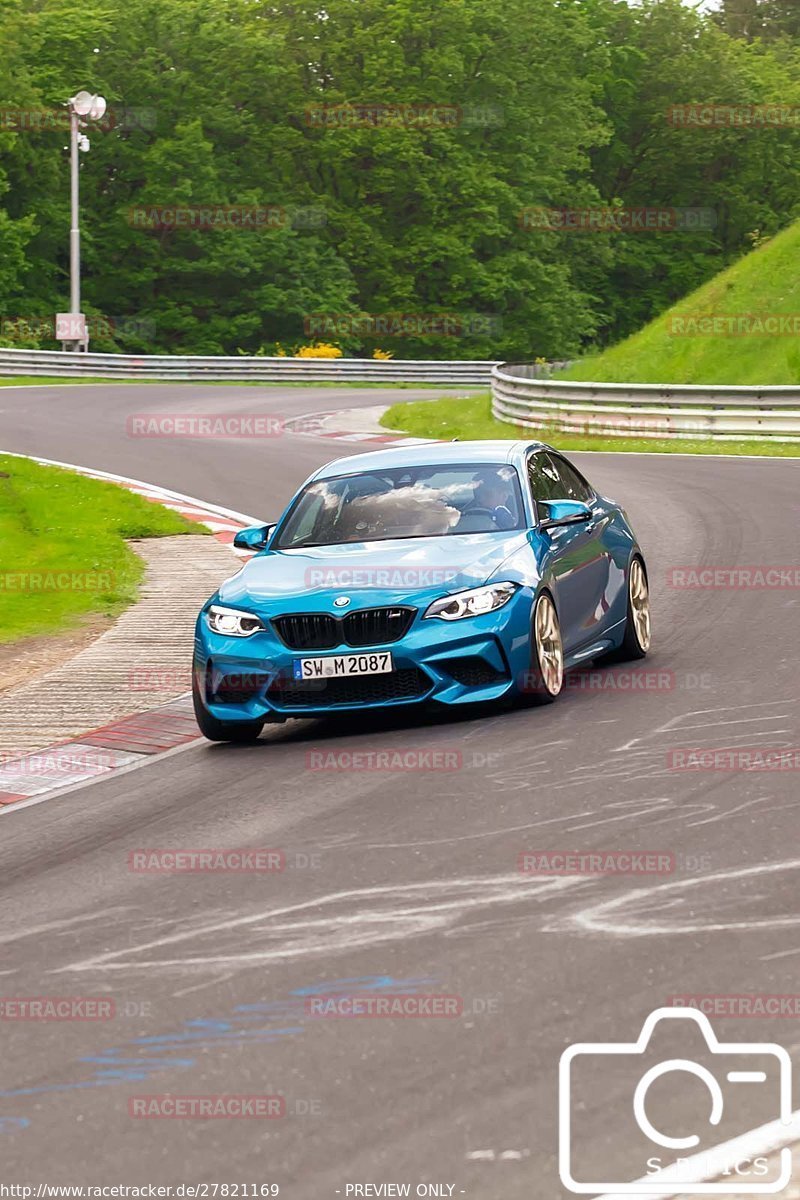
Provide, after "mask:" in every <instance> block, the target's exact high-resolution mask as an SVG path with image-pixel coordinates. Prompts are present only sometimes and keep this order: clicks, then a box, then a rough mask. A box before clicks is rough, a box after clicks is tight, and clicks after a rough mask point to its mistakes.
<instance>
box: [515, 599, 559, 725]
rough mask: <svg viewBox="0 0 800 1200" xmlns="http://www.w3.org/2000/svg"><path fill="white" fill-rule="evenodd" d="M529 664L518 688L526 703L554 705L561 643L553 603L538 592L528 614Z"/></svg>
mask: <svg viewBox="0 0 800 1200" xmlns="http://www.w3.org/2000/svg"><path fill="white" fill-rule="evenodd" d="M530 646H531V665H530V669H529V671H528V677H527V679H526V681H525V686H524V687H523V688H522V689H521V691H522V696H523V700H524V702H525V703H526V704H535V705H539V704H554V703H555V701H556V700H557V699H558V697H559V696H560V695H561V692H562V690H563V687H564V646H563V643H562V640H561V626H560V624H559V621H558V613H557V612H556V606H555V602H554V600H553V598H552V596H551V595H550V593H549V592H541V593H540V595H539V597H538V599H537V601H536V604H535V606H534V609H533V615H532V617H531V641H530Z"/></svg>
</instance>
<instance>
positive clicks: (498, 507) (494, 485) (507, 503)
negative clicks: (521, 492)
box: [464, 467, 514, 529]
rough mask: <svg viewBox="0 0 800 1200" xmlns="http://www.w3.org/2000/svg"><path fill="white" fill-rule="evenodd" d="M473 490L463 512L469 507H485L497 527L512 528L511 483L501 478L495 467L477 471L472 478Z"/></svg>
mask: <svg viewBox="0 0 800 1200" xmlns="http://www.w3.org/2000/svg"><path fill="white" fill-rule="evenodd" d="M473 483H474V485H475V491H474V492H473V495H472V500H471V501H470V502H469V504H468V505H467V507H466V509H465V510H464V511H465V512H469V511H470V509H476V508H483V509H487V510H488V511H489V512H490V513H491V516H492V520H493V521H494V523H495V525H496V526H497V528H498V529H512V528H513V526H514V515H513V507H514V496H513V492H512V489H511V484H510V483H509V482H508V481H507V480H505V479H503V477H502V476H501V474H500V472H499V471H498V470H497V469H496V468H495V467H492V468H489V469H487V470H482V471H479V472H478V474H477V475H476V477H475V479H474V480H473Z"/></svg>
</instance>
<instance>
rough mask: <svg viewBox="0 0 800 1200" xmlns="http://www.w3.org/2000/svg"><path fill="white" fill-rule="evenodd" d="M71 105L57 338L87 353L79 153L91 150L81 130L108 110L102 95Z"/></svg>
mask: <svg viewBox="0 0 800 1200" xmlns="http://www.w3.org/2000/svg"><path fill="white" fill-rule="evenodd" d="M67 103H68V105H69V180H70V227H69V312H68V313H56V337H57V338H58V340H59V341H61V342H62V343H63V346H64V349H65V350H84V351H85V350H86V349H87V348H88V344H89V336H88V333H87V331H86V318H85V317H84V315H83V313H82V312H81V228H80V215H79V186H78V179H79V160H78V153H79V151H83V152H84V153H86V152H87V151H88V150H89V139H88V137H87V136H86V134H84V133H82V132H81V130H82V129H83V127H84V126H85V124H86V118H88V119H89V120H90V121H99V120H100V118H101V117H102V116H103V114H104V113H105V111H106V102H105V100H104V99H103V97H102V96H95V95H93V94H92V93H91V92H78V93H77V94H76V95H74V96H71V97H70V99H69V100H68V102H67Z"/></svg>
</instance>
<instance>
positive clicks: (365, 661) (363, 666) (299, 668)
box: [293, 650, 394, 679]
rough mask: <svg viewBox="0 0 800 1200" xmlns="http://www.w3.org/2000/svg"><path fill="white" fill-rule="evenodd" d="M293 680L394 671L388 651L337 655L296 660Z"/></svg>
mask: <svg viewBox="0 0 800 1200" xmlns="http://www.w3.org/2000/svg"><path fill="white" fill-rule="evenodd" d="M293 668H294V677H295V679H340V678H341V677H342V676H344V675H385V674H386V673H387V672H388V671H393V670H394V663H393V662H392V656H391V654H390V653H389V652H388V650H384V651H382V652H381V653H380V654H337V655H335V656H334V655H326V656H325V657H324V658H296V659H295V660H294V663H293Z"/></svg>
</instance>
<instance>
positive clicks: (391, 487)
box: [193, 441, 650, 742]
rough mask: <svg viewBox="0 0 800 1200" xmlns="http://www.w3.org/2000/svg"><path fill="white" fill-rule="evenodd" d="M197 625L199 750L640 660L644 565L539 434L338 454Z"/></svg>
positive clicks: (242, 543) (533, 685) (497, 693)
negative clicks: (324, 719) (304, 723)
mask: <svg viewBox="0 0 800 1200" xmlns="http://www.w3.org/2000/svg"><path fill="white" fill-rule="evenodd" d="M234 545H235V546H237V547H239V548H240V549H247V550H250V551H253V552H254V557H252V558H251V559H250V560H249V561H248V562H247V563H246V564H245V565H244V566H243V567H242V569H241V570H240V571H239V572H238V573H237V574H236V575H233V576H232V577H231V578H230V579H228V580H226V582H225V583H223V585H222V586H221V587H220V589H219V591H218V592H217V593H216V595H214V596H212V597H211V599H210V600H209V601H208V603H207V604H206V605H205V606H204V608H203V610H202V612H201V613H200V616H199V618H198V621H197V629H196V636H195V650H194V671H193V681H194V683H193V691H194V706H195V712H196V715H197V721H198V724H199V726H200V729H201V731H202V732H203V734H204V735H205V736H206V737H207V738H209V739H210V740H212V741H235V742H241V741H249V740H251V739H253V738H256V737H258V735H259V733H260V732H261V730H262V728H263V726H264V724H265V722H267V721H284V720H285V719H286V718H287V717H321V716H325V715H328V714H331V713H334V712H337V713H338V712H358V711H361V710H364V709H377V708H388V707H392V706H397V705H419V704H424V703H429V702H435V703H438V704H442V705H459V706H461V705H464V704H471V703H474V702H476V701H481V702H486V701H491V700H498V699H500V698H501V697H507V696H515V697H519V698H520V699H523V700H528V701H529V702H532V703H539V704H548V703H552V702H553V701H554V700H555V699H556V698H557V697H558V695H559V693H560V692H561V690H562V687H563V684H564V673H565V671H569V670H570V668H574V667H576V666H578V665H579V664H581V663H585V662H587V661H588V660H590V659H594V660H598V659H601V658H603V659H606V660H610V659H617V660H619V659H635V658H642V657H643V656H644V655H645V654H646V653H647V650H648V648H649V645H650V600H649V591H648V583H647V568H646V566H645V562H644V558H643V556H642V551H641V549H640V547H639V544H638V542H637V540H636V536H635V534H634V532H633V530H632V529H631V526H630V523H629V522H628V519H627V517H626V515H625V513H624V512H623V510H622V509H621V508H620V506H619V505H618V504H616V503H615V502H614V501H613V500H609V499H608V498H607V497H605V496H601V495H599V494H598V493H597V492H596V491H595V489H594V488H593V487H592V485H591V484H590V483H589V482H588V481H587V480H586V479H584V477H583V475H582V474H581V473H580V471H578V470H577V469H576V468H575V467H574V466H573V465H572V464H571V463H570V462H568V461H567V459H565V458H564V457H563V455H561V454H559V453H558V452H557V451H555V450H553V449H551V448H550V447H549V446H545V445H542V444H541V443H538V442H500V441H498V442H458V443H449V444H440V443H436V444H434V443H431V444H424V445H419V444H416V445H409V446H399V447H396V448H393V449H387V450H379V451H376V452H373V453H366V454H359V455H356V456H354V457H351V458H340V459H337V460H336V461H335V462H332V463H329V464H328V465H327V466H325V467H323V468H322V469H321V470H319V471H317V472H316V473H315V474H314V475H312V476H311V478H310V479H309V480H307V481H306V482H305V483H304V484H303V486H302V487H301V488H300V490H299V491H298V492H297V494H296V495H295V496H294V498H293V499H292V501H291V503H290V504H289V506H288V508H287V509H286V511H285V512H284V513H283V515H282V516H281V518H280V520H279V521H278V522H277V524H275V525H263V526H256V527H254V528H251V529H245V530H242V531H241V532H240V533H238V534H237V535H236V539H235V542H234Z"/></svg>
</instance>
